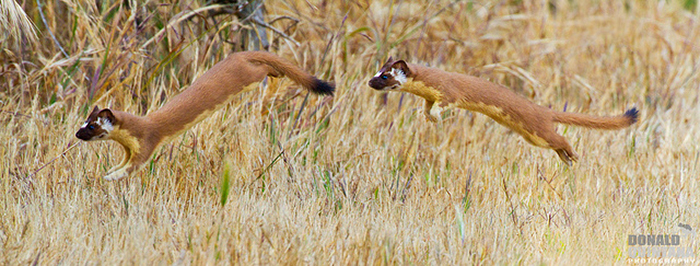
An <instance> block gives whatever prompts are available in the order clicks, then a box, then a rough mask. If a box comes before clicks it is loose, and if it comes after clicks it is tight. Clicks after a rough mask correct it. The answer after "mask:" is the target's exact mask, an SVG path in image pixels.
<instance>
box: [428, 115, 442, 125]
mask: <svg viewBox="0 0 700 266" xmlns="http://www.w3.org/2000/svg"><path fill="white" fill-rule="evenodd" d="M425 120H428V122H433V123H437V122H438V120H440V119H439V118H438V117H437V116H434V115H433V114H425Z"/></svg>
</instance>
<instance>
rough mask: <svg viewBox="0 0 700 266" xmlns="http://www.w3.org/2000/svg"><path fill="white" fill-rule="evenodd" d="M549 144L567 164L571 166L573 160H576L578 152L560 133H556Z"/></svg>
mask: <svg viewBox="0 0 700 266" xmlns="http://www.w3.org/2000/svg"><path fill="white" fill-rule="evenodd" d="M549 145H550V147H552V149H553V150H554V151H556V152H557V155H559V158H560V159H561V160H562V161H564V162H565V163H566V164H567V165H569V166H572V165H573V163H574V162H576V161H578V154H576V152H575V151H574V149H573V148H571V145H569V142H567V141H566V139H565V138H564V137H562V136H561V135H559V134H557V135H556V137H555V138H554V141H550V142H549Z"/></svg>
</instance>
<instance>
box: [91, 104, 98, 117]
mask: <svg viewBox="0 0 700 266" xmlns="http://www.w3.org/2000/svg"><path fill="white" fill-rule="evenodd" d="M99 111H100V108H98V107H97V105H95V108H92V112H90V116H92V115H93V114H97V112H99Z"/></svg>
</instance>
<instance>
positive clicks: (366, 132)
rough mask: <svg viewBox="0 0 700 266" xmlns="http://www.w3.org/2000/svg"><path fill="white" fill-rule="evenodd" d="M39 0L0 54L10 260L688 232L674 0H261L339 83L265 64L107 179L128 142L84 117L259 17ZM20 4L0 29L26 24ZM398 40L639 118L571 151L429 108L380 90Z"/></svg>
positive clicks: (290, 48)
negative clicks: (436, 115) (104, 137)
mask: <svg viewBox="0 0 700 266" xmlns="http://www.w3.org/2000/svg"><path fill="white" fill-rule="evenodd" d="M39 2H40V3H41V12H39V9H38V6H37V5H36V3H35V2H32V1H26V2H24V3H23V7H24V8H25V11H26V14H27V15H28V17H29V18H32V19H33V20H34V21H35V23H37V24H38V25H40V26H41V28H40V35H39V36H40V38H39V39H38V41H39V45H36V48H34V49H32V50H31V53H26V52H25V53H22V56H21V57H18V56H15V54H19V53H17V50H14V49H19V48H16V47H15V48H13V47H8V46H3V50H2V51H0V58H1V59H2V60H0V64H2V65H1V66H0V71H1V72H2V73H1V75H0V110H1V112H0V158H2V159H0V263H2V264H8V265H17V264H31V263H37V264H42V265H43V264H107V265H111V264H153V263H157V264H178V265H182V264H185V265H192V264H194V265H213V264H322V265H325V264H341V265H345V264H352V265H354V264H401V265H404V264H421V265H424V264H448V265H452V264H458V265H462V264H584V265H585V264H591V265H601V264H623V263H626V262H628V259H629V254H628V253H627V251H628V250H629V247H628V243H627V241H628V235H630V234H637V235H638V234H657V235H658V234H677V233H678V232H679V227H678V224H679V223H683V224H687V225H689V226H691V227H692V228H693V229H694V230H697V228H700V208H698V202H700V193H697V191H700V186H699V183H698V176H700V171H699V169H698V167H699V165H700V146H699V144H698V141H697V140H698V139H700V128H699V127H698V125H700V116H699V115H698V114H700V104H699V101H700V78H699V75H698V67H699V66H700V63H699V62H700V47H698V46H697V40H700V26H699V25H700V24H699V23H698V21H697V15H696V14H697V13H696V8H694V7H684V6H683V5H682V4H683V3H681V2H679V1H641V0H640V1H636V0H632V1H567V0H553V1H528V0H525V1H455V2H451V1H389V0H382V1H306V0H278V1H265V5H266V6H265V10H266V12H267V13H266V18H265V19H266V21H265V22H266V23H267V24H268V25H269V26H270V27H274V28H275V29H276V30H270V31H269V32H268V34H269V36H270V44H271V50H272V51H274V52H275V53H277V54H279V55H280V56H283V57H285V58H287V59H289V60H291V61H293V62H295V63H296V64H298V65H300V66H302V67H303V68H304V69H306V70H308V71H309V72H312V73H313V74H315V75H317V76H319V77H320V78H323V79H328V80H332V81H334V82H335V84H336V85H337V93H336V94H335V97H333V98H320V97H314V96H308V97H307V95H306V94H305V93H304V92H303V90H302V89H301V88H299V87H298V86H297V85H295V84H293V83H292V82H290V81H289V80H287V79H282V80H277V79H272V80H268V82H267V83H266V85H264V86H261V88H259V89H258V90H256V91H253V92H249V93H245V94H241V95H239V96H238V97H236V99H234V101H233V102H232V103H231V104H230V105H228V106H227V107H225V108H223V110H221V111H219V112H216V113H214V114H213V115H212V116H211V117H210V118H208V119H206V120H204V121H203V122H202V123H200V124H199V125H197V126H195V127H194V128H192V129H191V130H188V131H187V132H186V133H184V134H182V135H181V136H178V137H176V138H175V139H173V140H171V141H170V142H169V143H167V144H166V145H164V146H163V147H161V148H159V149H158V150H157V151H156V152H155V154H154V156H153V158H152V160H151V161H150V162H149V163H148V165H146V167H145V169H144V170H142V171H140V172H139V173H137V174H136V175H134V176H133V177H131V178H128V179H125V180H122V181H119V182H106V181H104V180H103V179H101V177H102V176H103V175H104V174H105V172H106V171H107V170H108V169H109V168H110V167H112V166H114V165H115V164H117V163H119V160H121V156H122V150H121V148H120V147H119V146H118V144H116V143H113V142H91V143H83V144H81V145H76V143H77V142H78V140H77V139H76V138H75V137H74V134H75V131H76V130H77V129H78V127H79V126H80V125H81V124H82V123H83V121H84V119H85V117H86V115H87V112H88V111H89V110H90V109H91V108H92V107H93V105H95V104H99V105H100V106H101V107H102V106H106V107H111V108H115V109H119V110H124V111H129V112H133V113H137V114H145V113H147V112H149V111H153V110H156V109H158V108H159V107H160V106H162V105H163V103H165V102H166V101H168V99H169V98H171V97H172V96H173V95H175V94H177V93H178V92H179V91H181V90H182V89H184V88H186V87H187V85H188V84H190V83H191V82H192V81H193V80H194V79H195V78H196V77H198V76H200V75H201V74H202V73H203V72H205V71H206V70H207V69H209V68H210V67H211V66H212V65H213V64H215V63H216V62H218V61H220V60H221V59H222V58H224V57H225V55H226V54H228V53H230V52H231V51H234V50H236V49H240V47H246V46H247V45H246V44H245V43H242V40H243V39H245V38H243V37H242V36H240V35H239V32H240V31H241V29H242V28H245V27H249V26H246V25H245V24H244V23H242V22H241V21H242V20H240V18H234V17H232V16H231V15H226V14H219V15H217V16H215V17H211V16H209V15H208V14H210V13H208V12H193V11H194V10H200V11H205V10H207V9H206V7H204V6H203V5H202V4H201V3H203V2H204V1H171V2H166V1H149V2H147V3H143V1H128V3H129V4H130V5H129V6H125V5H124V4H123V3H124V2H125V1H74V0H64V1H39ZM685 2H687V1H685ZM17 7H18V5H17V4H16V3H15V2H14V1H8V0H2V10H3V12H9V10H12V12H14V13H12V14H15V16H5V15H4V13H3V15H2V16H0V19H3V21H2V22H3V23H2V25H23V26H22V27H24V28H23V29H22V31H26V32H30V29H31V26H30V25H31V24H28V23H26V20H22V19H20V18H25V17H24V16H23V15H22V14H23V12H22V11H21V9H17ZM42 13H43V15H42ZM185 14H190V15H192V16H191V17H188V19H187V20H182V21H179V22H178V23H177V25H173V26H174V28H173V29H172V30H173V32H174V33H175V34H180V35H177V36H184V37H183V38H181V39H178V40H175V41H173V40H170V39H167V40H166V39H163V38H169V37H168V35H169V34H170V33H168V34H159V32H165V31H167V30H166V29H164V25H168V24H169V21H173V19H177V18H178V17H182V16H183V15H185ZM42 16H43V19H42ZM279 18H285V19H279ZM287 18H291V19H287ZM20 21H25V22H24V24H22V23H23V22H20ZM5 22H7V23H5ZM18 23H19V24H18ZM12 29H15V30H18V29H19V27H15V28H12ZM277 31H279V32H283V33H285V34H286V35H287V36H288V37H289V38H292V39H293V40H294V42H292V41H289V40H288V39H286V38H285V37H282V36H280V35H279V34H276V33H275V32H277ZM10 32H11V30H5V31H3V34H10ZM51 33H53V37H52V34H51ZM12 34H16V32H15V33H12ZM27 36H30V35H29V34H27ZM157 36H160V37H158V38H155V37H157ZM171 36H173V35H171ZM149 42H150V43H149ZM295 42H297V43H298V44H299V45H296V44H295ZM147 43H149V44H148V45H145V44H147ZM144 45H145V46H144ZM60 47H61V48H62V49H63V50H65V52H66V54H67V56H66V55H64V54H63V52H62V51H61V48H60ZM183 49H187V50H188V52H187V53H188V55H187V56H182V54H183V53H181V51H183ZM389 55H392V56H394V58H402V59H405V60H408V61H410V62H413V63H420V64H427V65H431V66H436V67H440V68H442V69H445V70H449V71H456V72H460V73H466V74H471V75H476V76H479V77H482V78H485V79H489V80H492V81H494V82H497V83H500V84H504V85H506V86H508V87H509V88H511V89H512V90H514V91H516V92H517V93H520V94H521V95H524V96H526V97H529V99H531V100H532V101H534V102H536V103H538V104H541V105H544V106H549V107H551V108H553V109H557V110H564V109H566V111H570V112H583V113H588V114H599V115H605V114H619V113H621V112H623V111H624V110H625V109H626V108H629V107H632V106H636V107H638V108H639V109H640V110H641V117H640V121H639V122H638V123H637V124H635V125H634V126H633V127H631V128H629V129H624V130H619V131H595V130H588V129H582V128H576V127H566V126H559V128H558V132H560V133H562V134H563V135H564V136H565V137H566V138H567V139H569V140H570V141H571V143H572V145H573V146H574V148H575V149H576V150H577V151H578V152H579V155H581V159H580V161H579V163H577V164H575V165H574V166H573V167H567V166H565V165H563V164H562V163H561V162H560V160H559V159H558V158H557V157H556V154H554V152H552V151H550V150H545V149H540V148H536V147H533V146H531V145H529V144H527V143H526V142H525V141H524V140H523V139H522V138H521V137H519V136H518V135H517V134H515V133H513V132H510V131H508V130H507V129H506V128H505V127H502V126H500V125H498V124H497V123H495V122H493V121H492V120H490V119H488V118H487V117H485V116H483V115H480V114H476V113H470V112H467V111H464V110H448V111H447V112H445V113H444V114H443V119H442V122H440V123H437V124H433V123H429V122H427V121H426V120H425V118H424V117H422V115H421V112H422V110H421V108H422V101H421V100H420V99H418V98H417V97H415V96H412V95H401V94H386V95H385V94H381V93H378V92H376V91H373V90H372V89H370V88H369V87H368V86H367V85H366V84H367V81H368V79H369V78H370V77H371V76H373V75H374V73H376V71H377V70H378V69H379V67H380V65H381V64H382V63H383V60H385V59H386V57H388V56H389ZM680 245H682V246H684V247H686V246H687V247H690V248H692V250H693V251H694V252H695V254H700V247H699V246H698V242H697V238H695V239H685V240H681V243H680ZM696 259H697V257H696ZM695 263H697V262H695Z"/></svg>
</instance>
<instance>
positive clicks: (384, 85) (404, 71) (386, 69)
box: [368, 57, 413, 91]
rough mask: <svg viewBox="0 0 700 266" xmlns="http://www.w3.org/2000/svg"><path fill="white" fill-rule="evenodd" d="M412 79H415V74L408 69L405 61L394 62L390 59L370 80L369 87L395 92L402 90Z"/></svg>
mask: <svg viewBox="0 0 700 266" xmlns="http://www.w3.org/2000/svg"><path fill="white" fill-rule="evenodd" d="M410 77H413V72H411V69H409V68H408V64H406V62H405V61H403V60H397V61H394V60H392V59H391V57H389V61H387V62H386V64H384V66H382V69H380V70H379V72H377V74H376V75H374V77H372V79H370V80H369V84H368V85H369V86H370V87H372V88H373V89H375V90H380V91H381V90H395V89H400V88H401V86H403V84H404V83H406V81H408V78H410Z"/></svg>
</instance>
